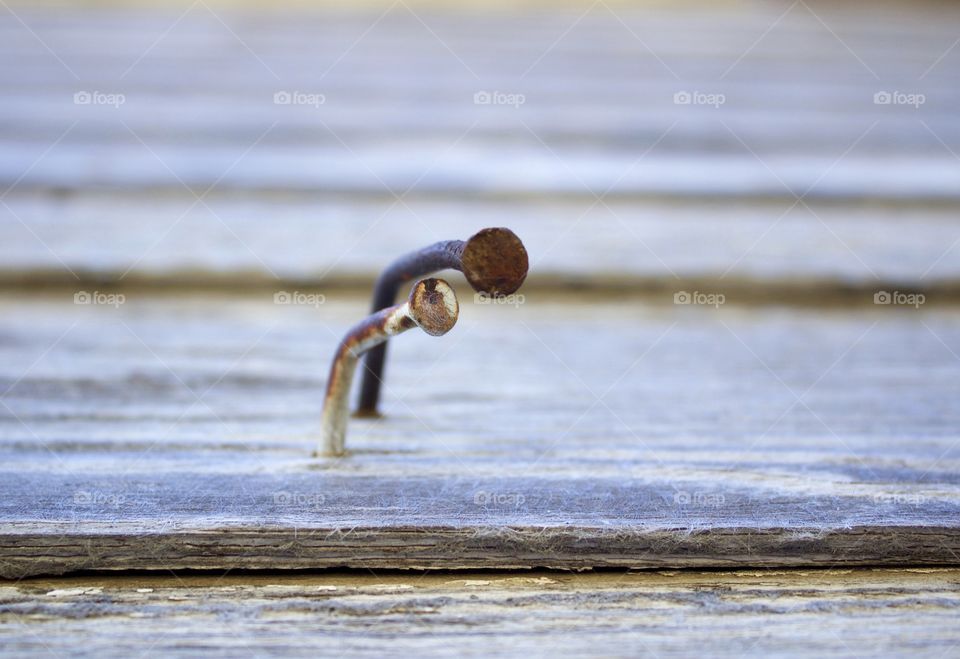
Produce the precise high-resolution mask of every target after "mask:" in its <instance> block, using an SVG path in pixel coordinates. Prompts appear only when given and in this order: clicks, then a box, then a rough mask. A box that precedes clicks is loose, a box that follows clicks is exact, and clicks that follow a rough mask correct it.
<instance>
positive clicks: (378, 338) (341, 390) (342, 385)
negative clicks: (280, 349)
mask: <svg viewBox="0 0 960 659" xmlns="http://www.w3.org/2000/svg"><path fill="white" fill-rule="evenodd" d="M459 311H460V307H459V305H458V304H457V296H456V294H455V293H454V291H453V288H451V287H450V285H449V284H448V283H447V282H445V281H444V280H442V279H424V280H422V281H418V282H417V283H416V284H415V285H414V287H413V290H412V291H410V297H409V298H408V299H407V301H406V302H404V303H403V304H398V305H396V306H393V307H389V308H387V309H382V310H380V311H378V312H376V313H374V314H373V315H371V316H369V317H368V318H366V319H365V320H363V321H361V322H360V323H358V324H357V325H355V326H354V327H353V328H352V329H351V330H350V331H349V332H348V333H347V335H346V336H345V337H344V338H343V340H342V341H341V342H340V346H339V347H338V348H337V353H336V355H335V356H334V359H333V364H332V365H331V366H330V377H329V379H328V380H327V393H326V398H325V400H324V405H323V421H322V433H323V435H322V437H321V440H320V446H319V448H318V450H317V453H318V454H321V455H328V456H339V455H343V453H344V443H345V438H346V434H347V419H348V418H349V410H348V397H349V394H350V384H351V382H353V374H354V372H355V371H356V368H357V360H358V358H359V357H360V355H362V354H363V353H364V352H366V351H368V350H370V349H371V348H373V347H374V346H377V345H380V344H382V343H383V342H384V341H386V340H387V339H388V338H389V337H391V336H394V335H395V334H400V333H402V332H406V331H407V330H408V329H412V328H414V327H419V328H420V329H422V330H423V331H424V332H426V333H427V334H429V335H431V336H442V335H444V334H446V333H447V332H449V331H450V329H451V328H452V327H453V326H454V325H455V324H456V322H457V316H458V314H459Z"/></svg>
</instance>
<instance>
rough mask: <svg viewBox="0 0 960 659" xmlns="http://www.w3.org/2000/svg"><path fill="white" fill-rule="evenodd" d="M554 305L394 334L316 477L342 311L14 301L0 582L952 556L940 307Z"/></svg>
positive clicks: (338, 306)
mask: <svg viewBox="0 0 960 659" xmlns="http://www.w3.org/2000/svg"><path fill="white" fill-rule="evenodd" d="M570 302H571V301H570V299H569V298H563V299H553V300H551V299H549V298H548V299H537V298H536V296H534V297H532V298H531V299H530V300H529V301H528V302H527V303H526V304H523V305H520V306H519V307H517V308H514V307H494V306H489V305H473V304H470V302H469V301H467V302H466V303H465V305H464V306H465V308H464V309H463V312H462V319H463V321H465V322H463V323H461V325H460V326H458V327H457V328H455V329H454V330H453V332H451V334H450V335H448V337H445V338H444V339H442V340H438V339H433V340H431V339H430V338H429V337H405V338H410V339H411V340H409V341H397V342H396V345H395V349H394V351H393V354H392V356H391V358H392V361H391V366H390V374H389V376H388V377H389V380H388V389H387V397H386V408H385V409H386V412H387V417H386V418H384V419H383V420H380V421H374V422H355V423H354V424H353V425H352V428H351V431H350V434H349V436H348V441H347V446H348V449H351V450H352V455H351V456H350V457H348V458H347V459H345V460H339V461H336V460H317V459H311V458H310V457H309V452H310V450H311V449H312V447H313V444H314V443H315V441H316V432H317V422H318V421H317V420H318V418H319V407H318V405H319V401H320V400H321V395H320V393H321V392H322V389H323V373H325V367H326V359H327V358H328V357H329V355H330V354H332V350H333V346H334V344H335V342H336V340H337V339H338V338H339V336H338V334H339V331H342V329H343V328H345V327H346V326H347V325H348V324H349V322H350V321H351V319H355V318H356V317H359V315H360V314H362V313H363V309H364V307H365V304H364V301H362V300H359V299H355V298H346V299H339V298H335V297H331V298H330V299H328V300H325V301H324V304H322V305H319V306H318V307H313V306H297V305H293V306H289V305H275V304H273V302H272V299H270V298H267V299H262V300H258V299H255V298H250V297H237V298H222V297H205V296H193V297H190V296H183V295H178V296H171V297H156V296H146V297H143V298H140V299H138V298H136V297H135V296H133V297H131V298H130V299H129V300H126V301H125V302H124V304H122V305H119V307H117V308H114V307H110V306H106V305H81V306H76V305H73V304H70V303H69V302H65V301H64V300H62V299H58V298H56V297H55V296H53V297H46V298H44V297H41V298H36V297H30V298H22V297H14V298H8V300H7V302H6V304H7V306H6V307H5V308H6V309H7V310H9V311H12V310H13V309H16V313H15V314H14V313H5V314H3V316H2V317H3V319H4V320H3V324H2V336H3V339H4V341H3V346H4V349H3V352H4V354H3V357H4V358H3V360H2V363H3V364H4V369H5V374H4V380H5V384H6V386H5V390H6V394H4V396H3V398H2V402H3V408H2V412H3V413H2V414H0V450H2V452H3V470H4V473H3V476H2V478H0V483H2V486H0V487H2V488H3V491H2V493H0V495H2V496H0V519H2V520H3V521H2V523H0V570H2V571H3V574H4V576H7V577H16V576H23V575H26V574H49V573H59V572H63V571H68V570H75V569H82V568H97V569H130V568H146V569H164V568H169V569H172V568H187V567H203V568H226V567H240V566H242V567H256V568H268V567H272V568H281V567H284V568H298V567H333V566H350V567H380V568H382V567H443V568H471V567H472V568H478V567H484V568H506V567H543V566H549V567H565V568H586V567H598V566H621V567H645V566H646V567H649V566H713V567H721V566H735V565H745V564H749V565H827V566H829V565H840V564H843V565H856V564H881V563H893V564H902V563H904V562H908V563H916V564H921V563H923V564H953V563H955V562H956V561H957V556H958V555H960V524H958V522H960V488H958V486H960V482H958V479H957V476H956V474H957V471H958V465H957V457H956V453H955V450H956V446H957V437H956V432H955V428H956V427H957V418H956V414H957V410H956V407H955V406H954V405H953V401H954V400H955V398H956V394H957V383H958V382H960V378H958V371H960V360H957V359H956V357H955V355H954V354H951V350H952V351H953V352H956V351H957V350H956V348H955V347H954V348H951V347H950V346H956V345H957V341H958V339H960V333H958V331H960V330H958V326H957V323H956V316H955V314H953V312H952V311H950V310H934V309H930V310H924V309H919V310H918V309H913V308H897V307H885V306H881V307H877V308H875V310H873V311H870V312H868V311H861V312H856V313H851V312H842V311H821V312H819V313H817V314H809V313H807V312H805V311H803V310H801V309H797V310H792V309H787V308H784V309H782V310H779V311H776V312H771V311H769V310H757V309H753V308H750V307H737V308H735V307H732V306H731V307H727V306H725V305H724V306H722V307H721V308H719V309H718V308H713V307H706V308H705V307H698V306H684V305H680V306H674V305H669V304H668V305H661V306H649V305H642V304H637V305H634V306H624V305H623V304H619V303H615V302H612V303H602V302H596V303H586V302H580V303H579V304H577V305H571V304H570ZM338 330H339V331H338ZM585 337H589V338H587V339H586V340H585ZM58 338H59V340H58ZM558 401H563V404H559V405H558Z"/></svg>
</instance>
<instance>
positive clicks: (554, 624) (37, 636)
mask: <svg viewBox="0 0 960 659" xmlns="http://www.w3.org/2000/svg"><path fill="white" fill-rule="evenodd" d="M958 613H960V573H958V571H957V570H955V569H923V570H918V569H913V570H823V571H821V570H815V571H810V570H807V571H792V570H791V571H783V570H781V571H772V570H771V571H735V572H707V573H700V572H644V573H619V574H611V573H607V574H558V573H544V572H533V573H530V574H526V575H515V574H503V573H489V572H485V573H479V574H472V573H468V574H464V575H462V576H459V575H458V576H454V575H431V574H416V573H413V574H404V575H396V574H366V573H363V574H336V573H334V574H313V575H279V574H267V575H256V574H244V575H237V574H227V575H200V576H198V575H191V574H179V575H174V576H170V575H156V576H154V575H135V576H123V577H119V576H118V577H112V576H111V577H106V576H83V577H74V578H67V579H55V580H49V579H43V580H41V579H36V580H25V581H21V582H19V583H17V584H11V585H3V584H0V646H2V647H3V650H2V651H0V652H2V653H3V654H9V655H10V656H16V655H23V654H29V653H49V654H54V655H59V654H66V653H69V654H77V653H78V652H79V653H80V654H83V655H90V656H101V657H103V656H107V657H112V656H117V657H127V656H130V655H134V654H135V655H137V656H154V655H156V656H196V655H197V654H198V653H202V654H203V655H204V656H217V657H219V656H237V655H247V654H250V655H253V656H273V655H284V656H305V657H306V656H316V655H317V653H318V652H319V653H323V654H328V653H330V652H331V651H332V649H333V648H336V653H337V655H338V656H347V657H353V656H377V655H379V656H382V655H383V654H385V653H389V654H394V653H403V654H409V655H412V656H427V657H432V656H449V652H450V648H451V647H452V644H453V643H455V644H456V650H457V653H458V654H460V655H464V656H472V655H474V654H477V655H482V656H517V655H524V656H532V657H541V656H552V657H556V656H584V655H591V656H597V655H603V656H624V655H632V656H635V655H647V654H650V655H653V656H691V655H697V656H703V655H704V654H706V655H708V656H721V657H727V656H729V657H740V656H770V655H772V654H773V655H776V656H798V657H807V656H810V655H811V654H815V655H817V656H824V655H829V656H840V657H862V656H864V654H868V655H869V656H891V657H895V656H904V655H905V654H909V655H910V656H920V657H928V656H929V657H935V658H937V659H940V658H943V657H954V656H957V652H958V650H957V647H958V643H960V628H958V626H957V625H956V624H955V622H956V618H957V615H958Z"/></svg>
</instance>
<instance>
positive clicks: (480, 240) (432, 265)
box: [357, 227, 529, 416]
mask: <svg viewBox="0 0 960 659" xmlns="http://www.w3.org/2000/svg"><path fill="white" fill-rule="evenodd" d="M447 268H451V269H453V270H459V271H460V272H462V273H463V275H464V276H465V277H466V278H467V282H469V284H470V286H472V287H473V289H474V290H475V291H476V292H478V293H484V294H487V295H510V294H511V293H514V292H516V291H517V289H519V288H520V285H521V284H523V280H524V279H526V277H527V269H528V268H529V259H528V258H527V250H526V249H525V248H524V246H523V243H522V242H521V241H520V239H519V238H518V237H517V235H516V234H515V233H513V231H511V230H510V229H505V228H502V227H494V228H488V229H481V230H480V231H478V232H477V233H475V234H474V235H472V236H471V237H470V238H469V239H467V240H465V241H464V240H447V241H444V242H439V243H435V244H433V245H430V246H429V247H424V248H423V249H421V250H419V251H416V252H411V253H410V254H406V255H404V256H402V257H400V258H399V259H397V260H396V261H394V262H393V263H392V264H391V265H390V266H389V267H388V268H387V269H386V270H384V271H383V273H382V274H381V275H380V277H379V278H378V279H377V284H376V287H375V288H374V292H373V311H377V310H379V309H383V308H385V307H388V306H390V305H391V304H393V302H394V299H395V298H396V296H397V291H398V290H399V288H400V286H401V285H402V284H403V283H404V282H407V281H410V280H411V279H416V278H417V277H424V276H426V275H429V274H430V273H433V272H436V271H438V270H445V269H447ZM386 350H387V346H386V343H383V344H381V345H378V346H376V347H375V348H373V349H372V350H370V352H369V353H368V354H367V356H366V357H365V359H364V366H365V368H364V374H363V382H362V384H361V388H360V401H359V405H358V408H357V415H358V416H377V404H378V402H379V400H380V383H381V382H382V381H383V369H384V362H385V361H386Z"/></svg>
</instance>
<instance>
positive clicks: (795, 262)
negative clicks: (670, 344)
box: [0, 188, 960, 304]
mask: <svg viewBox="0 0 960 659" xmlns="http://www.w3.org/2000/svg"><path fill="white" fill-rule="evenodd" d="M958 189H960V188H958ZM194 201H195V199H194V197H192V196H191V195H190V194H189V193H188V192H186V191H185V190H183V191H181V192H180V193H171V194H166V195H163V196H159V197H158V196H157V195H153V194H137V193H123V194H111V193H103V192H93V191H85V192H80V193H75V194H71V195H67V196H65V197H61V196H51V195H47V194H44V193H38V194H26V193H23V194H19V193H16V192H14V193H12V194H10V195H8V196H7V197H6V198H5V199H4V204H5V205H0V283H2V284H4V285H6V286H7V287H10V286H22V285H26V284H29V283H31V282H32V283H56V282H59V283H60V284H61V285H66V286H76V287H78V288H79V287H89V286H95V285H97V284H98V282H107V281H114V282H115V283H116V282H119V283H124V282H126V283H128V284H134V285H136V284H158V283H163V282H167V283H168V284H171V283H172V284H180V285H185V286H190V285H193V286H196V285H204V284H207V285H210V284H214V283H219V284H221V285H224V286H230V287H233V288H237V289H241V290H249V289H250V287H253V286H260V287H262V288H266V289H269V288H270V287H283V286H287V287H292V286H300V287H304V286H313V287H317V288H319V289H320V290H321V291H323V290H327V292H330V290H329V289H334V288H340V287H343V286H357V285H363V286H369V285H370V282H372V281H373V280H374V279H375V278H376V276H377V274H378V273H379V271H380V269H381V268H382V267H383V266H384V263H385V262H386V259H387V258H389V257H391V256H393V255H399V254H401V253H403V252H405V251H409V250H413V249H417V248H419V247H422V246H423V245H425V244H428V243H430V242H433V241H437V240H445V239H450V238H466V237H467V236H469V235H471V234H472V233H473V232H475V231H477V230H478V229H480V228H481V227H483V226H488V225H499V224H506V225H508V226H510V227H511V228H512V229H513V230H514V231H515V232H516V233H517V234H518V235H519V236H520V237H521V238H522V239H523V241H524V243H525V245H526V247H527V250H528V251H529V253H530V257H531V262H532V263H533V264H534V267H533V268H532V270H531V273H530V276H529V280H528V283H527V286H528V288H533V289H536V288H538V287H545V286H550V287H552V288H557V287H561V286H564V287H568V286H570V285H577V286H581V287H589V288H606V289H608V290H610V289H619V290H624V291H628V290H632V291H634V292H635V293H638V294H639V293H643V292H646V293H647V294H650V295H654V296H660V297H662V298H663V299H666V300H669V299H671V296H672V292H671V291H674V290H681V289H699V290H715V291H721V292H724V293H726V294H727V297H728V298H729V299H730V300H731V301H737V300H740V301H746V300H754V299H757V298H758V297H759V296H765V297H766V299H767V300H771V299H772V300H776V301H782V302H788V301H797V302H800V301H805V302H820V303H822V302H825V301H828V300H829V299H832V298H834V297H837V296H838V295H841V294H843V293H845V292H846V293H847V295H846V301H847V302H849V303H855V302H857V301H858V300H859V301H860V302H861V303H865V304H869V303H871V302H872V297H873V293H874V292H875V291H877V290H881V289H893V288H900V289H901V290H906V289H910V290H916V291H925V292H927V293H928V302H930V303H931V304H932V303H936V302H938V301H942V300H941V297H945V295H941V296H938V295H937V294H936V292H935V291H934V290H932V289H935V288H936V287H938V286H947V287H949V286H953V287H954V288H958V283H960V245H958V244H957V241H958V240H960V228H958V227H957V224H956V222H955V218H956V216H957V212H958V210H960V206H957V205H947V206H945V207H936V206H931V205H924V206H917V205H912V206H908V207H905V206H882V205H881V206H866V205H859V204H854V205H850V204H829V203H823V202H814V201H807V202H806V203H807V204H808V207H804V206H797V207H795V208H792V209H791V204H792V202H788V201H787V200H783V202H781V203H777V202H769V203H745V202H744V201H743V200H729V201H727V202H719V201H696V200H676V201H666V200H655V199H650V200H643V201H624V200H607V201H606V205H600V204H595V202H594V201H591V200H579V201H577V200H566V201H560V200H551V199H513V200H507V199H502V200H499V201H497V200H478V199H473V200H464V199H455V198H446V199H436V198H430V197H428V196H420V195H417V194H413V195H411V196H408V197H406V198H405V199H404V203H403V204H399V203H396V200H395V199H393V198H392V197H390V196H389V195H384V196H383V197H381V198H368V197H327V196H323V195H301V196H295V197H289V196H285V195H266V196H259V195H255V194H238V195H232V194H226V193H224V194H218V193H216V192H215V193H213V194H210V195H208V196H207V197H205V199H204V204H205V206H203V205H195V206H194V207H193V208H191V206H192V205H193V204H194ZM132 218H136V221H135V222H134V221H132ZM907 227H909V230H907ZM599 255H602V258H601V257H599ZM65 266H66V267H65ZM67 268H69V269H70V270H72V271H73V274H72V273H71V272H70V271H68V270H67ZM75 275H76V277H75ZM77 277H82V278H85V281H81V280H80V279H77ZM940 293H942V294H945V293H946V291H945V290H943V291H940ZM954 297H955V296H954Z"/></svg>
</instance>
